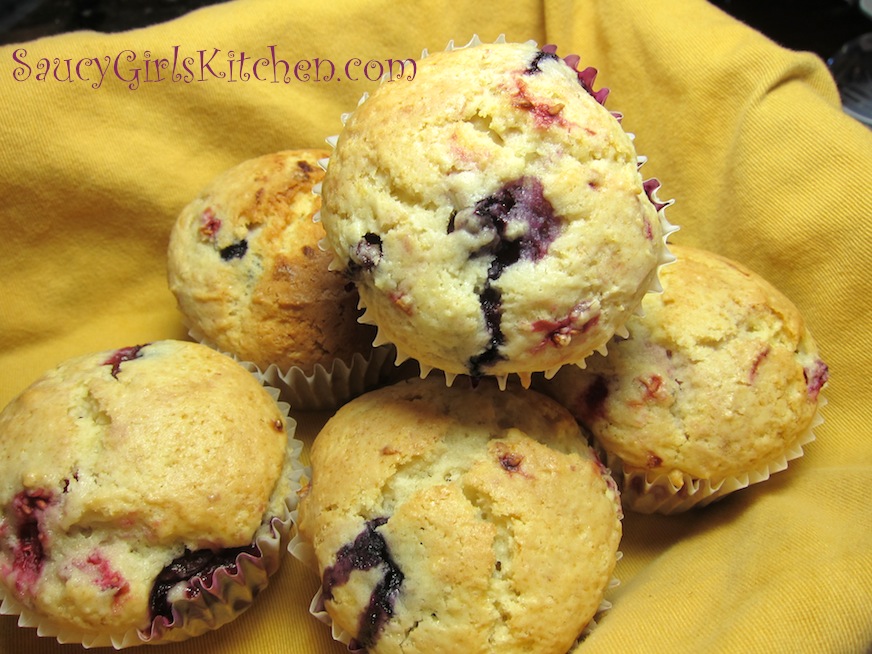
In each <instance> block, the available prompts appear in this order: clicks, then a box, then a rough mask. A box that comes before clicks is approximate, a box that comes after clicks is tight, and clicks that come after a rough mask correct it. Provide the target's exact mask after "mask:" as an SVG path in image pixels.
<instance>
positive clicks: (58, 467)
mask: <svg viewBox="0 0 872 654" xmlns="http://www.w3.org/2000/svg"><path fill="white" fill-rule="evenodd" d="M285 409H286V407H285ZM294 425H295V423H294V422H293V421H292V420H289V419H288V417H287V414H286V411H285V410H283V408H282V407H281V406H280V405H279V404H278V403H277V402H276V401H275V400H274V399H273V396H272V395H271V394H270V393H269V392H267V390H266V389H265V388H264V387H263V386H262V385H261V384H260V382H259V381H258V380H257V379H255V377H254V376H253V375H251V373H249V372H248V371H246V370H245V369H244V368H242V367H241V366H240V365H238V364H237V363H235V362H234V361H233V360H232V359H230V358H229V357H226V356H224V355H223V354H220V353H219V352H216V351H214V350H212V349H210V348H208V347H206V346H204V345H200V344H196V343H190V342H181V341H158V342H155V343H151V344H148V345H143V346H135V347H128V348H123V349H120V350H116V351H110V352H101V353H96V354H89V355H85V356H81V357H77V358H74V359H71V360H69V361H66V362H64V363H62V364H60V365H59V366H58V367H57V368H55V369H53V370H51V371H49V372H47V373H45V374H44V375H43V376H42V377H41V378H40V379H38V380H37V381H36V382H34V383H33V384H32V385H31V386H30V387H29V388H27V389H26V390H24V391H23V392H22V393H21V394H20V395H19V396H18V397H16V398H15V399H13V400H12V402H10V403H9V404H8V405H7V406H6V408H5V409H4V410H3V412H2V413H0V449H2V452H0V597H2V598H3V612H4V613H18V614H20V616H21V617H20V620H19V624H21V625H23V626H34V627H37V628H38V633H39V634H40V635H43V636H56V637H57V639H58V640H59V641H60V642H77V643H82V644H84V645H85V646H87V647H96V646H108V645H113V646H114V647H116V648H120V647H126V646H129V645H137V644H141V643H143V642H149V643H161V642H167V641H175V640H181V639H184V638H187V637H189V636H194V635H198V634H200V633H202V632H203V631H205V630H207V629H211V628H216V627H219V626H221V625H222V624H224V623H226V622H227V621H229V620H231V619H233V618H234V617H235V616H236V615H238V614H239V613H241V612H242V611H243V610H245V609H246V608H247V607H248V606H249V605H250V604H251V603H252V601H253V599H254V596H255V595H257V593H258V592H259V591H260V590H261V589H262V588H264V587H265V586H266V585H267V580H268V577H269V575H271V574H272V573H273V572H275V571H276V570H277V569H278V566H279V563H280V561H281V554H282V551H283V550H284V549H285V548H286V546H287V542H288V535H289V530H290V525H291V522H290V511H291V510H292V509H294V508H295V505H296V501H295V497H296V495H295V494H296V491H297V490H298V489H299V476H300V473H301V465H300V464H299V458H298V457H299V450H300V447H299V445H300V444H299V441H296V440H294V439H292V438H290V437H289V435H288V432H289V431H292V430H293V427H294Z"/></svg>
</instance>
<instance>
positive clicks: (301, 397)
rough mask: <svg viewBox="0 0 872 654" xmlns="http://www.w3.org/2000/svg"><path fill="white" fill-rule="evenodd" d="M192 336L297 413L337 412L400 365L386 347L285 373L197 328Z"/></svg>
mask: <svg viewBox="0 0 872 654" xmlns="http://www.w3.org/2000/svg"><path fill="white" fill-rule="evenodd" d="M188 335H189V336H190V337H191V338H192V339H193V340H195V341H197V342H198V343H201V344H203V345H208V346H209V347H211V348H212V349H213V350H217V351H219V352H221V353H222V354H225V355H227V356H229V357H231V358H232V359H234V360H235V361H236V362H238V363H239V364H240V365H242V366H243V367H245V368H246V369H247V370H248V371H249V372H251V373H252V374H253V375H254V376H255V377H257V378H258V379H260V380H261V381H262V382H263V383H264V384H266V385H268V386H272V387H273V388H276V389H278V391H279V399H281V400H282V401H283V402H287V403H288V404H290V405H291V407H292V408H293V409H294V410H295V411H322V410H328V409H336V408H338V407H340V406H341V405H342V404H344V403H345V402H347V401H348V400H351V399H353V398H355V397H357V396H358V395H361V394H363V393H365V392H366V391H368V390H372V389H373V388H375V387H376V386H378V385H379V384H380V383H382V382H383V380H384V379H386V378H390V377H392V376H393V375H395V372H396V371H395V370H394V369H395V368H396V367H397V366H399V365H400V364H399V362H396V364H395V360H396V357H397V354H396V349H395V348H394V347H393V346H390V345H385V346H378V347H373V348H372V349H371V350H370V352H369V353H368V354H363V353H361V352H356V353H355V354H354V355H353V356H352V358H351V361H349V362H345V361H343V360H342V359H334V360H333V362H332V363H331V364H330V366H329V367H327V366H324V365H322V364H320V363H319V364H315V367H314V370H313V371H312V372H311V373H307V372H306V371H304V370H303V369H302V368H300V367H298V366H293V367H291V368H289V369H282V368H280V367H279V366H277V365H276V364H274V363H273V364H270V365H269V366H267V367H266V369H261V368H260V366H258V365H257V364H255V363H253V362H251V361H246V360H244V359H241V358H240V357H238V356H236V355H235V354H233V353H232V352H227V351H226V350H223V349H222V348H220V347H218V346H217V345H216V344H215V343H214V342H213V341H212V340H210V339H209V338H207V337H206V335H205V334H203V333H202V332H201V331H199V330H198V329H196V328H195V327H190V328H189V331H188Z"/></svg>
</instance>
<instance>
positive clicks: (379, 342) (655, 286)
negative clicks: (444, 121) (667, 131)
mask: <svg viewBox="0 0 872 654" xmlns="http://www.w3.org/2000/svg"><path fill="white" fill-rule="evenodd" d="M505 42H506V37H505V34H500V35H499V36H498V37H497V38H496V40H495V41H494V43H505ZM482 43H483V41H482V40H481V39H480V38H479V36H478V34H473V35H472V38H471V39H470V40H469V41H468V42H467V43H466V44H465V45H461V46H457V45H455V44H454V40H453V39H452V40H450V41H449V42H448V45H447V46H446V48H445V51H446V52H451V51H454V50H464V49H466V48H473V47H476V46H479V45H482ZM525 43H526V44H529V45H532V46H534V47H538V44H537V42H536V41H535V40H532V39H530V40H528V41H526V42H525ZM429 54H430V53H429V51H428V50H427V49H426V48H425V49H424V50H422V51H421V59H425V58H426V57H428V56H429ZM573 67H574V66H573ZM389 80H390V75H389V73H385V74H384V75H383V76H382V78H381V80H380V81H379V84H384V83H385V82H388V81H389ZM591 92H593V90H592V89H591ZM368 98H369V93H366V92H365V93H363V95H361V97H360V99H359V100H358V102H357V106H358V107H360V106H361V105H362V104H363V103H364V102H366V100H367V99H368ZM598 101H599V100H598ZM353 113H354V112H353V111H351V112H346V113H343V114H342V115H341V116H340V122H341V123H342V125H343V127H344V126H345V124H346V123H347V122H348V120H349V118H351V116H352V115H353ZM611 114H612V115H613V116H614V117H615V119H616V120H617V121H618V122H619V123H620V122H621V120H622V119H623V115H622V114H621V113H619V112H611ZM626 134H627V135H628V136H629V138H630V139H631V140H634V139H635V134H632V133H630V132H626ZM325 141H326V142H327V144H328V145H329V146H330V148H331V150H334V149H335V148H336V144H337V143H338V141H339V134H333V135H331V136H328V137H327V138H326V139H325ZM647 161H648V158H647V157H645V156H643V155H639V156H637V158H636V166H637V168H641V167H642V166H643V165H644V164H645V163H646V162H647ZM318 164H319V165H320V166H321V168H322V169H323V170H324V171H326V170H327V169H328V167H329V166H330V158H329V157H327V158H325V159H321V160H319V161H318ZM644 185H645V187H646V192H647V193H648V195H649V197H650V199H651V202H652V203H653V204H654V206H655V207H656V208H657V217H658V219H659V220H660V226H661V231H662V240H663V250H662V252H661V256H660V260H659V261H658V262H657V264H656V266H655V268H654V271H653V274H652V276H651V278H650V280H649V281H648V285H649V288H648V289H647V290H646V291H645V292H646V293H661V292H662V291H663V288H662V286H661V284H660V269H661V268H662V267H663V266H664V265H667V264H670V263H672V262H674V261H675V256H674V255H673V254H672V253H671V252H670V251H669V247H668V243H667V240H668V238H669V236H670V235H672V234H674V233H675V232H677V231H678V230H679V227H678V226H677V225H673V224H672V223H670V222H669V221H668V220H667V219H666V212H665V210H666V208H667V207H669V206H670V205H672V204H673V203H674V200H665V201H663V200H660V199H659V198H658V197H656V196H657V190H658V189H659V188H660V182H659V181H657V180H655V179H650V180H646V181H645V182H644ZM649 185H650V186H649ZM321 188H322V186H321V184H320V183H319V184H316V185H315V186H314V187H313V188H312V191H313V192H314V193H316V194H318V195H320V194H321ZM648 188H650V191H649V190H647V189H648ZM313 220H315V221H316V222H320V220H321V212H320V211H318V212H316V213H315V215H314V217H313ZM325 243H326V239H322V241H320V242H319V247H320V248H321V249H322V250H324V251H327V247H326V245H325ZM344 267H345V262H344V261H342V260H341V259H340V257H339V256H337V255H335V253H334V257H333V259H332V260H331V261H330V264H329V269H330V270H342V269H344ZM358 308H360V309H363V310H364V312H363V315H362V316H361V317H360V322H362V323H365V324H368V325H373V326H375V327H376V328H377V332H376V336H375V339H374V340H373V345H374V346H376V347H379V346H383V345H386V344H392V345H394V346H395V347H396V364H397V365H398V366H399V365H400V364H401V363H403V362H404V361H406V360H415V361H417V359H415V358H414V357H413V356H412V355H410V354H409V353H407V352H405V351H403V350H402V349H401V348H400V347H399V346H397V345H396V344H395V343H393V342H392V341H391V340H390V339H388V338H387V337H386V336H385V335H384V334H383V333H382V329H381V326H380V325H379V324H378V322H377V321H376V320H375V319H374V318H373V317H372V316H371V315H369V311H368V309H367V307H366V304H365V303H364V301H363V298H360V300H359V302H358ZM641 310H642V304H641V300H640V302H639V304H638V306H637V309H636V312H637V313H638V312H641ZM627 318H628V319H629V316H628V317H627ZM625 332H626V326H625V324H620V325H617V326H616V330H615V334H617V335H619V336H620V335H623V334H624V333H625ZM607 340H608V339H607ZM606 347H607V345H606V343H604V344H603V345H601V346H600V347H599V348H596V349H595V350H594V351H596V352H599V353H600V354H603V355H605V354H606ZM417 363H418V365H419V369H420V376H421V378H422V379H424V378H426V377H427V376H428V375H429V374H430V373H431V372H432V371H434V370H437V369H436V368H434V367H433V366H429V365H427V364H424V363H423V362H421V361H417ZM563 365H580V366H581V367H584V365H583V361H576V362H573V363H569V364H562V365H559V366H556V367H553V368H549V369H547V370H538V371H524V372H511V373H506V374H497V375H489V374H485V376H487V377H494V378H495V379H496V380H497V383H498V384H499V387H500V389H501V390H505V389H506V386H507V384H508V380H509V377H517V378H518V380H519V381H520V383H521V386H522V387H523V388H529V387H530V384H531V380H532V376H533V375H534V374H538V373H542V374H544V375H545V377H546V379H551V378H552V377H553V376H554V375H556V374H557V371H558V370H560V368H562V367H563ZM440 372H442V373H443V374H444V375H445V385H446V386H452V385H453V384H454V380H455V379H456V378H457V377H459V376H466V375H463V374H461V373H450V372H447V371H444V370H440Z"/></svg>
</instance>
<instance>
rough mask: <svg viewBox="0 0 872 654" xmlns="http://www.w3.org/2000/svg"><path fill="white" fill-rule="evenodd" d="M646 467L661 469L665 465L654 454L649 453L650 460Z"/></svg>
mask: <svg viewBox="0 0 872 654" xmlns="http://www.w3.org/2000/svg"><path fill="white" fill-rule="evenodd" d="M646 465H647V466H648V467H649V468H659V467H660V466H661V465H663V459H661V458H660V457H659V456H657V455H656V454H654V452H648V460H647V462H646Z"/></svg>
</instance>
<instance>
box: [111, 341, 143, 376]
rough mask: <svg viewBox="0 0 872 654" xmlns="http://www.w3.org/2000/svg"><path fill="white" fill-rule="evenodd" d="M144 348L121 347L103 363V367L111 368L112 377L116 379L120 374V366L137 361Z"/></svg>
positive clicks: (136, 346) (133, 346)
mask: <svg viewBox="0 0 872 654" xmlns="http://www.w3.org/2000/svg"><path fill="white" fill-rule="evenodd" d="M144 347H145V345H131V346H130V347H122V348H121V349H119V350H115V352H113V353H112V356H110V357H109V358H108V359H106V360H105V361H104V362H103V365H104V366H112V376H113V377H114V378H115V379H118V373H120V372H121V364H122V363H124V362H125V361H133V360H134V359H138V358H139V356H140V352H141V351H142V348H144Z"/></svg>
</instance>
